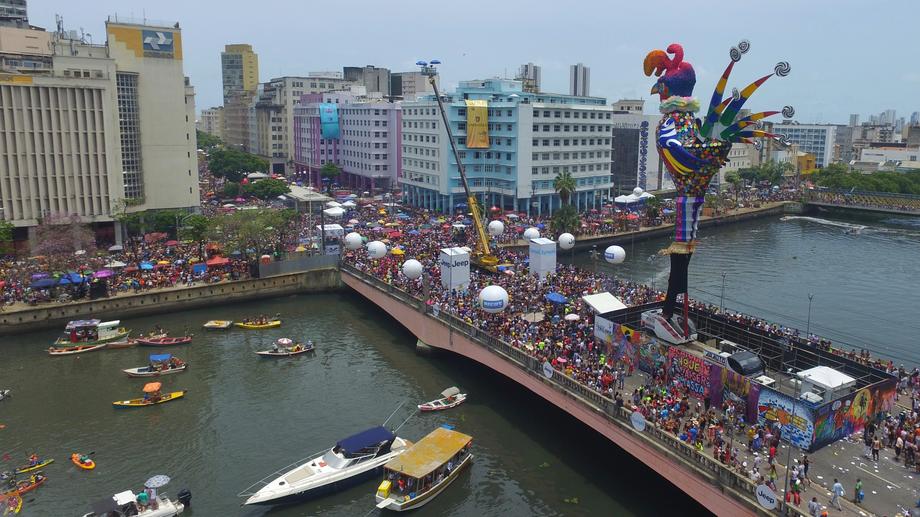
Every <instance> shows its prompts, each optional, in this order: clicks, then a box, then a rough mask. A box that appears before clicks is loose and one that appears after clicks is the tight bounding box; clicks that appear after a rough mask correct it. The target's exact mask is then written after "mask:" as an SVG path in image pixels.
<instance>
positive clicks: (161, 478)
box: [144, 382, 169, 488]
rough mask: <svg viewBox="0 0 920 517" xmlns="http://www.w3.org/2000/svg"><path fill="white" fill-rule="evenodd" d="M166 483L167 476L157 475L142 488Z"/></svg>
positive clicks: (161, 485) (155, 486)
mask: <svg viewBox="0 0 920 517" xmlns="http://www.w3.org/2000/svg"><path fill="white" fill-rule="evenodd" d="M151 384H159V383H158V382H156V383H151ZM167 483H169V476H164V475H163V474H159V475H156V476H153V477H152V478H150V479H148V480H147V481H146V482H145V483H144V486H145V487H146V488H160V487H164V486H166V484H167Z"/></svg>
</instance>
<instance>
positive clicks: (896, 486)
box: [856, 462, 901, 488]
mask: <svg viewBox="0 0 920 517" xmlns="http://www.w3.org/2000/svg"><path fill="white" fill-rule="evenodd" d="M862 465H865V463H862V462H860V464H859V465H857V466H856V468H858V469H859V470H861V471H863V472H865V473H866V474H869V475H870V476H872V477H876V478H878V479H881V480H882V481H884V482H885V483H888V484H889V485H891V486H893V487H895V488H901V486H900V485H896V484H894V483H892V482H891V481H888V480H887V479H885V478H883V477H882V476H879V475H877V474H873V473H871V472H869V471H868V470H866V469H864V468H862Z"/></svg>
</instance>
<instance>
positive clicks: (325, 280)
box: [0, 267, 342, 335]
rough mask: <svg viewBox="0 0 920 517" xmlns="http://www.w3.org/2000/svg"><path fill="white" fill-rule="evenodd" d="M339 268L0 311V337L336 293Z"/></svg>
mask: <svg viewBox="0 0 920 517" xmlns="http://www.w3.org/2000/svg"><path fill="white" fill-rule="evenodd" d="M341 286H342V280H341V278H340V276H339V271H338V268H336V267H327V268H322V269H314V270H311V271H306V272H300V273H291V274H286V275H278V276H272V277H267V278H258V279H252V280H238V281H234V282H222V283H219V284H207V285H198V286H192V287H187V288H174V289H162V290H155V291H149V292H146V293H140V294H123V295H119V296H115V297H112V298H102V299H98V300H91V301H80V302H74V303H68V304H53V305H52V304H49V305H39V306H36V307H30V308H28V309H23V310H18V311H9V312H0V335H9V334H18V333H21V332H31V331H34V330H42V329H46V328H58V329H62V328H64V325H66V324H67V322H68V321H71V320H77V319H86V318H91V317H92V318H100V319H103V318H104V319H121V318H128V317H131V316H148V315H150V314H159V313H164V312H175V311H179V310H187V309H194V308H196V307H203V306H206V305H208V306H211V305H220V304H228V303H236V302H242V301H250V300H256V299H259V298H269V297H274V296H283V295H288V294H297V293H310V292H325V291H329V290H333V289H339V288H341Z"/></svg>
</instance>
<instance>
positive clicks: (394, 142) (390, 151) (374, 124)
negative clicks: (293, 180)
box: [294, 92, 402, 191]
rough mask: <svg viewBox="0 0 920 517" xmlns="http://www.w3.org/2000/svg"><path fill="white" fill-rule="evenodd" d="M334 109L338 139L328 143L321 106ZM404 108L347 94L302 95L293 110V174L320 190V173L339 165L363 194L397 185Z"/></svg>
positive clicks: (347, 180) (346, 179)
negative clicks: (333, 164) (331, 164)
mask: <svg viewBox="0 0 920 517" xmlns="http://www.w3.org/2000/svg"><path fill="white" fill-rule="evenodd" d="M324 103H325V104H335V105H336V108H337V114H338V119H337V122H338V133H339V134H338V135H337V136H332V135H330V134H327V135H326V137H325V138H324V136H323V132H322V124H321V121H320V106H321V104H324ZM401 113H402V112H401V110H400V105H399V104H396V103H392V102H387V101H384V100H382V99H379V98H367V97H366V96H361V95H355V94H353V93H345V92H329V93H313V94H307V95H304V96H303V97H302V98H301V102H300V104H299V105H298V106H297V107H295V108H294V169H295V172H296V173H297V174H302V175H306V176H308V177H309V181H310V183H311V184H313V185H321V184H322V183H321V177H320V170H321V169H322V167H323V165H325V164H326V163H330V162H331V163H335V164H337V165H338V166H339V167H340V168H341V170H342V174H343V178H342V179H343V180H344V182H345V184H347V185H352V186H354V187H356V188H360V189H362V190H368V191H371V190H373V189H375V188H382V189H390V188H392V187H394V186H395V185H396V178H397V174H398V173H399V165H400V158H401V154H402V149H401V146H400V135H401V134H402V125H401V121H402V115H401Z"/></svg>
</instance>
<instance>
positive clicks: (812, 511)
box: [808, 497, 821, 517]
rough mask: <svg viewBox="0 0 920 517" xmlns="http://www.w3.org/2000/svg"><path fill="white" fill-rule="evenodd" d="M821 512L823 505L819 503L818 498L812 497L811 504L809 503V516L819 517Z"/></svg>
mask: <svg viewBox="0 0 920 517" xmlns="http://www.w3.org/2000/svg"><path fill="white" fill-rule="evenodd" d="M819 511H821V505H820V504H819V503H818V498H817V497H812V498H811V502H809V503H808V515H811V517H818V512H819Z"/></svg>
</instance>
